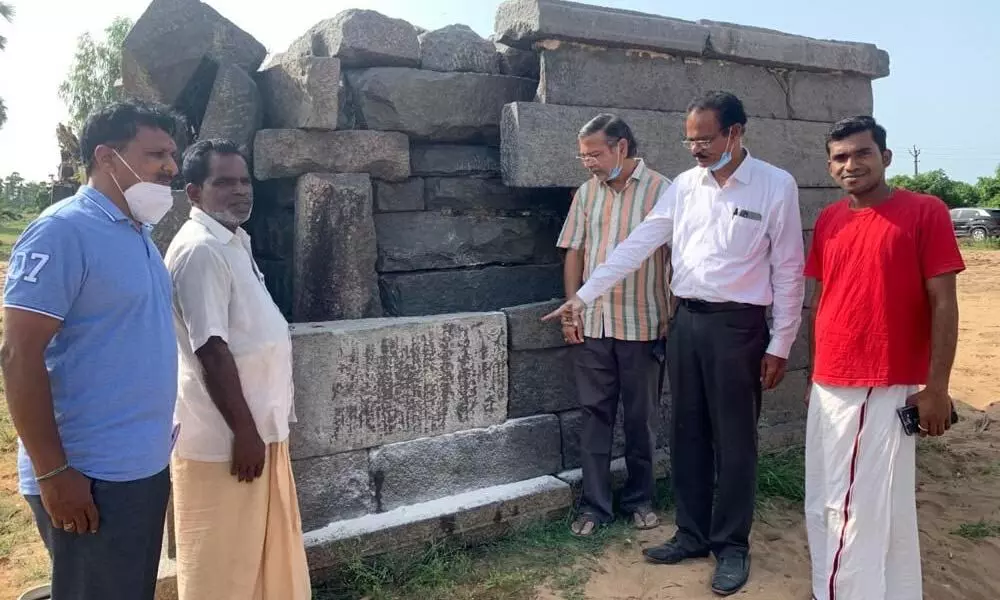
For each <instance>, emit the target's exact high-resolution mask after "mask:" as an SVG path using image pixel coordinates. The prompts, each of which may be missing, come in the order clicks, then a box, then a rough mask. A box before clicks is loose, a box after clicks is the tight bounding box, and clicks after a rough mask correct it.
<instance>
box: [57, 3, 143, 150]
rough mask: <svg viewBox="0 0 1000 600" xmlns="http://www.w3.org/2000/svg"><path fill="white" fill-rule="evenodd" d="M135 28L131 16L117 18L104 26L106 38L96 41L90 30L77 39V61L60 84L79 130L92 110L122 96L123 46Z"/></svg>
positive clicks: (72, 124) (71, 115) (62, 94)
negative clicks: (120, 82) (119, 82)
mask: <svg viewBox="0 0 1000 600" xmlns="http://www.w3.org/2000/svg"><path fill="white" fill-rule="evenodd" d="M131 28H132V20H131V19H129V18H127V17H115V20H114V21H112V22H111V24H110V25H108V26H107V27H106V28H105V29H104V39H103V40H101V41H99V42H95V41H94V39H93V38H92V37H90V33H84V34H83V35H81V36H80V37H79V39H78V40H77V43H76V54H75V55H74V56H73V64H72V65H71V66H70V69H69V73H68V74H67V75H66V79H65V80H64V81H63V82H62V84H60V86H59V98H61V99H62V101H63V102H65V103H66V106H67V107H68V108H69V114H70V125H71V126H72V128H73V129H74V130H75V131H77V132H79V131H80V129H81V128H82V127H83V123H84V121H86V119H87V116H88V115H89V114H90V113H92V112H93V111H95V110H99V109H101V108H103V107H104V106H107V105H108V104H111V103H112V102H115V101H116V100H119V99H120V98H121V92H120V90H119V88H118V80H119V79H120V78H121V63H122V45H123V44H124V43H125V36H126V35H128V32H129V29H131Z"/></svg>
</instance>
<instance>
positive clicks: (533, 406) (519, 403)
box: [507, 346, 579, 419]
mask: <svg viewBox="0 0 1000 600" xmlns="http://www.w3.org/2000/svg"><path fill="white" fill-rule="evenodd" d="M572 350H573V348H571V347H569V346H567V347H564V348H552V349H548V350H518V351H514V352H511V353H510V404H509V406H508V408H507V414H508V416H509V417H510V418H512V419H514V418H518V417H528V416H531V415H540V414H544V413H555V412H562V411H564V410H570V409H573V408H577V407H578V406H579V402H578V400H577V397H576V381H575V379H574V377H573V359H572V357H571V355H570V353H571V352H572Z"/></svg>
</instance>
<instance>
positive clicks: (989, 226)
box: [949, 208, 1000, 242]
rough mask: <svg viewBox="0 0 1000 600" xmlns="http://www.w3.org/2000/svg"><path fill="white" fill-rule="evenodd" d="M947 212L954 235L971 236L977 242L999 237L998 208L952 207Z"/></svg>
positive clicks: (999, 213) (999, 219)
mask: <svg viewBox="0 0 1000 600" xmlns="http://www.w3.org/2000/svg"><path fill="white" fill-rule="evenodd" d="M949 212H951V224H952V227H954V228H955V237H971V238H972V239H973V240H975V241H977V242H981V241H983V240H985V239H986V238H990V237H1000V208H953V209H951V211H949Z"/></svg>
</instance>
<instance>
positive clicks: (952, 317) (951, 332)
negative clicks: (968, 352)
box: [927, 299, 958, 392]
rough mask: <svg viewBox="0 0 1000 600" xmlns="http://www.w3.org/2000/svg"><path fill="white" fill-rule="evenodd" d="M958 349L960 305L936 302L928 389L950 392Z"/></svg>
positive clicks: (932, 323) (950, 302) (933, 312)
mask: <svg viewBox="0 0 1000 600" xmlns="http://www.w3.org/2000/svg"><path fill="white" fill-rule="evenodd" d="M957 347H958V303H957V302H952V301H949V300H946V299H942V300H940V301H938V302H936V303H935V304H934V305H933V306H932V312H931V367H930V372H929V374H928V376H927V387H929V388H932V389H935V390H939V391H942V392H947V391H948V386H949V383H950V381H951V368H952V365H953V364H954V362H955V351H956V348H957Z"/></svg>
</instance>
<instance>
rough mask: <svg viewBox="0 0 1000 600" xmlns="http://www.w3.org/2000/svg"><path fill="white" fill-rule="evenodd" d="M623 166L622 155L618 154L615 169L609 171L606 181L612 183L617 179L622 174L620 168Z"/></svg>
mask: <svg viewBox="0 0 1000 600" xmlns="http://www.w3.org/2000/svg"><path fill="white" fill-rule="evenodd" d="M623 166H625V161H624V160H622V155H621V153H619V154H618V164H616V165H615V168H614V169H611V172H610V173H608V181H614V180H615V179H618V176H619V175H621V174H622V167H623Z"/></svg>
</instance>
